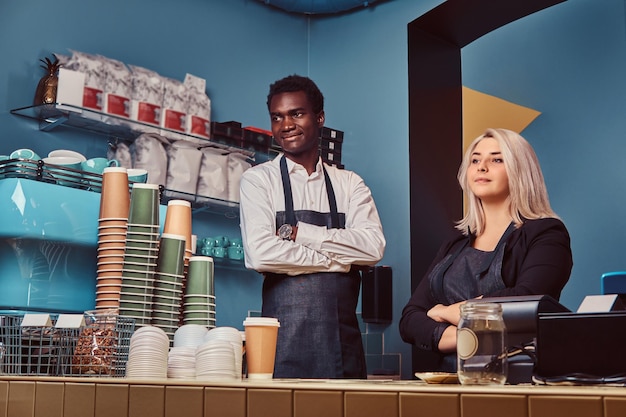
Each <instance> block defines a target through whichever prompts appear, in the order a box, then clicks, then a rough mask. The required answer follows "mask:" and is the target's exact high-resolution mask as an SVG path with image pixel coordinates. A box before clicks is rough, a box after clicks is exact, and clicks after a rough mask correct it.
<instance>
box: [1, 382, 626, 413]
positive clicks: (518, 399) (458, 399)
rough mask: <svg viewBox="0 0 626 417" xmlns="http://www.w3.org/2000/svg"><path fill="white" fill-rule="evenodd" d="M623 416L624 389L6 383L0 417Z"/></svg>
mask: <svg viewBox="0 0 626 417" xmlns="http://www.w3.org/2000/svg"><path fill="white" fill-rule="evenodd" d="M5 416H7V417H32V416H34V417H146V416H150V417H173V416H184V417H209V416H216V417H289V416H295V417H370V416H371V417H396V416H397V417H439V416H441V417H503V416H506V417H528V416H530V417H561V416H563V417H623V416H626V388H621V387H545V386H503V387H492V388H485V387H462V386H459V385H426V384H424V383H421V382H418V381H391V382H378V381H377V382H374V381H360V382H340V381H338V382H323V381H319V382H317V381H314V382H307V381H293V380H292V381H290V380H284V381H273V382H267V383H257V382H249V381H242V382H239V383H218V382H215V383H214V382H210V383H207V382H206V381H203V383H202V384H201V383H197V382H195V381H176V380H174V381H173V380H162V381H152V380H150V381H143V380H127V379H102V378H97V379H96V378H89V379H86V378H80V379H73V378H52V377H36V378H35V377H32V378H29V377H0V417H5Z"/></svg>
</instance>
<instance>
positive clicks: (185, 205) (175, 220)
mask: <svg viewBox="0 0 626 417" xmlns="http://www.w3.org/2000/svg"><path fill="white" fill-rule="evenodd" d="M191 223H192V220H191V203H190V202H189V201H187V200H170V201H169V202H168V203H167V211H166V212H165V223H164V224H163V233H171V234H175V235H182V236H185V256H184V261H185V268H184V271H183V290H184V289H185V287H186V286H187V268H188V266H189V258H191V256H192V250H191V247H192V244H193V243H192V233H191ZM182 313H183V310H182V306H181V308H180V317H181V322H180V324H181V325H182V324H183V322H182Z"/></svg>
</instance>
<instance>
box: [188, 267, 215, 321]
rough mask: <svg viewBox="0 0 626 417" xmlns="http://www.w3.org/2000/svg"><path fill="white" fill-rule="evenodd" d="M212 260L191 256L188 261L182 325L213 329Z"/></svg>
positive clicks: (213, 292)
mask: <svg viewBox="0 0 626 417" xmlns="http://www.w3.org/2000/svg"><path fill="white" fill-rule="evenodd" d="M213 275H214V269H213V258H210V257H208V256H192V257H191V258H190V259H189V271H188V273H187V286H186V288H185V295H184V302H183V322H184V324H199V325H202V326H206V327H207V328H209V329H212V328H214V327H215V282H214V278H213Z"/></svg>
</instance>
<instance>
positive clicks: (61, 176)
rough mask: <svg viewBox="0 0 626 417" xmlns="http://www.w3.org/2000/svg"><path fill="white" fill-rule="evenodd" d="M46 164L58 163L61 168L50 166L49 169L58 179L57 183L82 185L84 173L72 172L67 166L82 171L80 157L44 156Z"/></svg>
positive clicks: (74, 185)
mask: <svg viewBox="0 0 626 417" xmlns="http://www.w3.org/2000/svg"><path fill="white" fill-rule="evenodd" d="M43 162H44V164H51V165H57V166H59V167H60V168H56V167H48V171H49V172H50V174H51V175H52V177H53V178H54V179H55V180H56V182H57V184H60V185H66V186H70V187H80V186H81V184H82V174H81V173H80V172H72V171H68V170H66V169H67V168H69V169H73V170H76V171H80V168H81V165H80V159H78V158H75V157H72V156H49V157H47V158H43Z"/></svg>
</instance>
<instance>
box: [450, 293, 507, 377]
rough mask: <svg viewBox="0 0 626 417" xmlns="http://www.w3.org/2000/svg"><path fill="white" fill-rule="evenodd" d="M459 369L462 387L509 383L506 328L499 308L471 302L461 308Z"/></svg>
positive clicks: (458, 350) (458, 332) (458, 343)
mask: <svg viewBox="0 0 626 417" xmlns="http://www.w3.org/2000/svg"><path fill="white" fill-rule="evenodd" d="M457 365H458V367H457V373H458V377H459V382H460V383H461V384H463V385H502V384H504V383H505V382H506V379H507V375H508V368H507V355H506V327H505V325H504V320H503V318H502V306H501V305H500V304H498V303H488V302H480V301H468V302H466V303H464V304H462V305H461V321H460V322H459V324H458V326H457Z"/></svg>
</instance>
